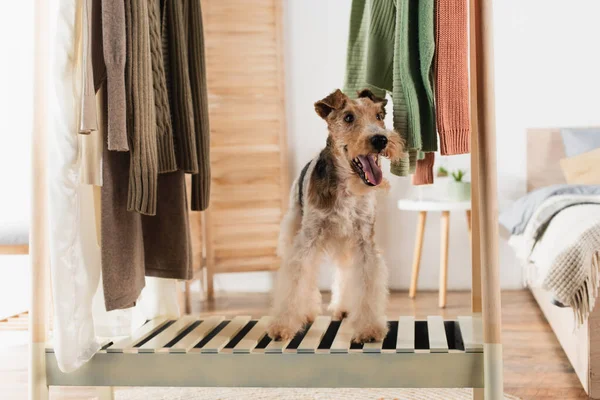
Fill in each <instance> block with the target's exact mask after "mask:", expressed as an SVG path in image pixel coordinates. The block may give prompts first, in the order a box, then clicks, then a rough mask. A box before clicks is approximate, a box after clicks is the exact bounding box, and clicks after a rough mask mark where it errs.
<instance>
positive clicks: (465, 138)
mask: <svg viewBox="0 0 600 400" xmlns="http://www.w3.org/2000/svg"><path fill="white" fill-rule="evenodd" d="M467 16H468V9H467V1H466V0H436V29H435V32H436V33H435V41H436V43H435V48H436V51H437V55H436V60H435V70H436V72H435V86H436V91H435V100H436V105H437V128H438V132H439V136H440V151H441V153H442V154H443V155H452V154H464V153H468V152H469V150H470V140H471V127H470V121H469V72H468V64H467V62H468V60H467V56H466V55H467V54H468V37H467Z"/></svg>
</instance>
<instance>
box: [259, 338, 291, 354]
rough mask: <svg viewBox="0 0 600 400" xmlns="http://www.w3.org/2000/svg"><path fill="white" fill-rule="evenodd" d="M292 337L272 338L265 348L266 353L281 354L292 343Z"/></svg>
mask: <svg viewBox="0 0 600 400" xmlns="http://www.w3.org/2000/svg"><path fill="white" fill-rule="evenodd" d="M291 341H292V339H288V340H271V341H270V342H269V344H268V345H267V347H266V348H265V353H266V354H281V353H283V351H284V350H285V348H286V347H287V346H288V344H290V342H291Z"/></svg>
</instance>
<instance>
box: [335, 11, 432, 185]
mask: <svg viewBox="0 0 600 400" xmlns="http://www.w3.org/2000/svg"><path fill="white" fill-rule="evenodd" d="M434 50H435V36H434V1H433V0H419V1H418V2H416V1H410V0H395V1H385V0H354V1H353V2H352V11H351V15H350V36H349V40H348V54H347V60H346V79H345V84H344V90H345V91H346V93H347V94H348V95H355V93H356V91H357V90H360V89H362V88H365V87H369V88H371V89H372V90H373V89H377V90H378V92H379V93H378V95H380V96H381V95H382V94H383V93H385V91H388V92H390V93H391V95H392V101H393V120H394V129H395V130H396V131H397V132H398V133H400V135H401V136H402V137H403V138H404V140H405V141H406V149H407V150H408V153H409V154H408V156H407V157H406V158H404V159H403V160H401V161H400V162H399V163H393V164H392V172H393V173H394V174H396V175H400V176H406V175H408V174H409V173H411V172H414V168H415V165H416V161H417V155H418V151H419V150H423V151H427V152H429V151H435V150H437V137H436V131H435V111H434V102H433V91H432V83H431V82H432V73H431V66H432V61H433V55H434Z"/></svg>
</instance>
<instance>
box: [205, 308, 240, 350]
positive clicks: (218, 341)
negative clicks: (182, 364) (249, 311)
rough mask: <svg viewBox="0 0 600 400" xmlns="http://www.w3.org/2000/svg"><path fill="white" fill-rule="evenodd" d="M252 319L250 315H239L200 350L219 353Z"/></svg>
mask: <svg viewBox="0 0 600 400" xmlns="http://www.w3.org/2000/svg"><path fill="white" fill-rule="evenodd" d="M248 321H250V316H248V315H244V316H237V317H235V318H234V319H232V320H231V321H229V323H228V324H227V325H226V326H225V328H223V330H222V331H221V332H219V333H217V335H216V336H215V337H214V338H212V339H211V340H210V341H209V342H208V343H206V344H205V345H204V346H203V347H202V349H200V351H201V352H202V353H218V352H219V351H221V349H222V348H223V347H225V345H226V344H227V343H229V342H230V341H231V339H233V337H234V336H235V335H237V333H238V332H239V331H240V330H241V329H242V328H243V327H244V326H246V324H247V323H248Z"/></svg>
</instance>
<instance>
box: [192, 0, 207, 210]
mask: <svg viewBox="0 0 600 400" xmlns="http://www.w3.org/2000/svg"><path fill="white" fill-rule="evenodd" d="M186 1H187V6H188V8H187V16H188V17H189V20H188V23H187V30H188V56H189V73H190V83H191V87H192V101H193V104H194V118H195V121H194V123H195V127H196V135H197V136H196V152H197V158H198V164H199V165H198V167H199V168H198V173H197V174H194V175H192V210H195V211H201V210H205V209H206V208H208V203H209V198H210V179H211V175H210V127H209V124H208V98H207V86H206V62H205V57H204V34H203V25H202V9H201V6H200V1H199V0H186Z"/></svg>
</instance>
